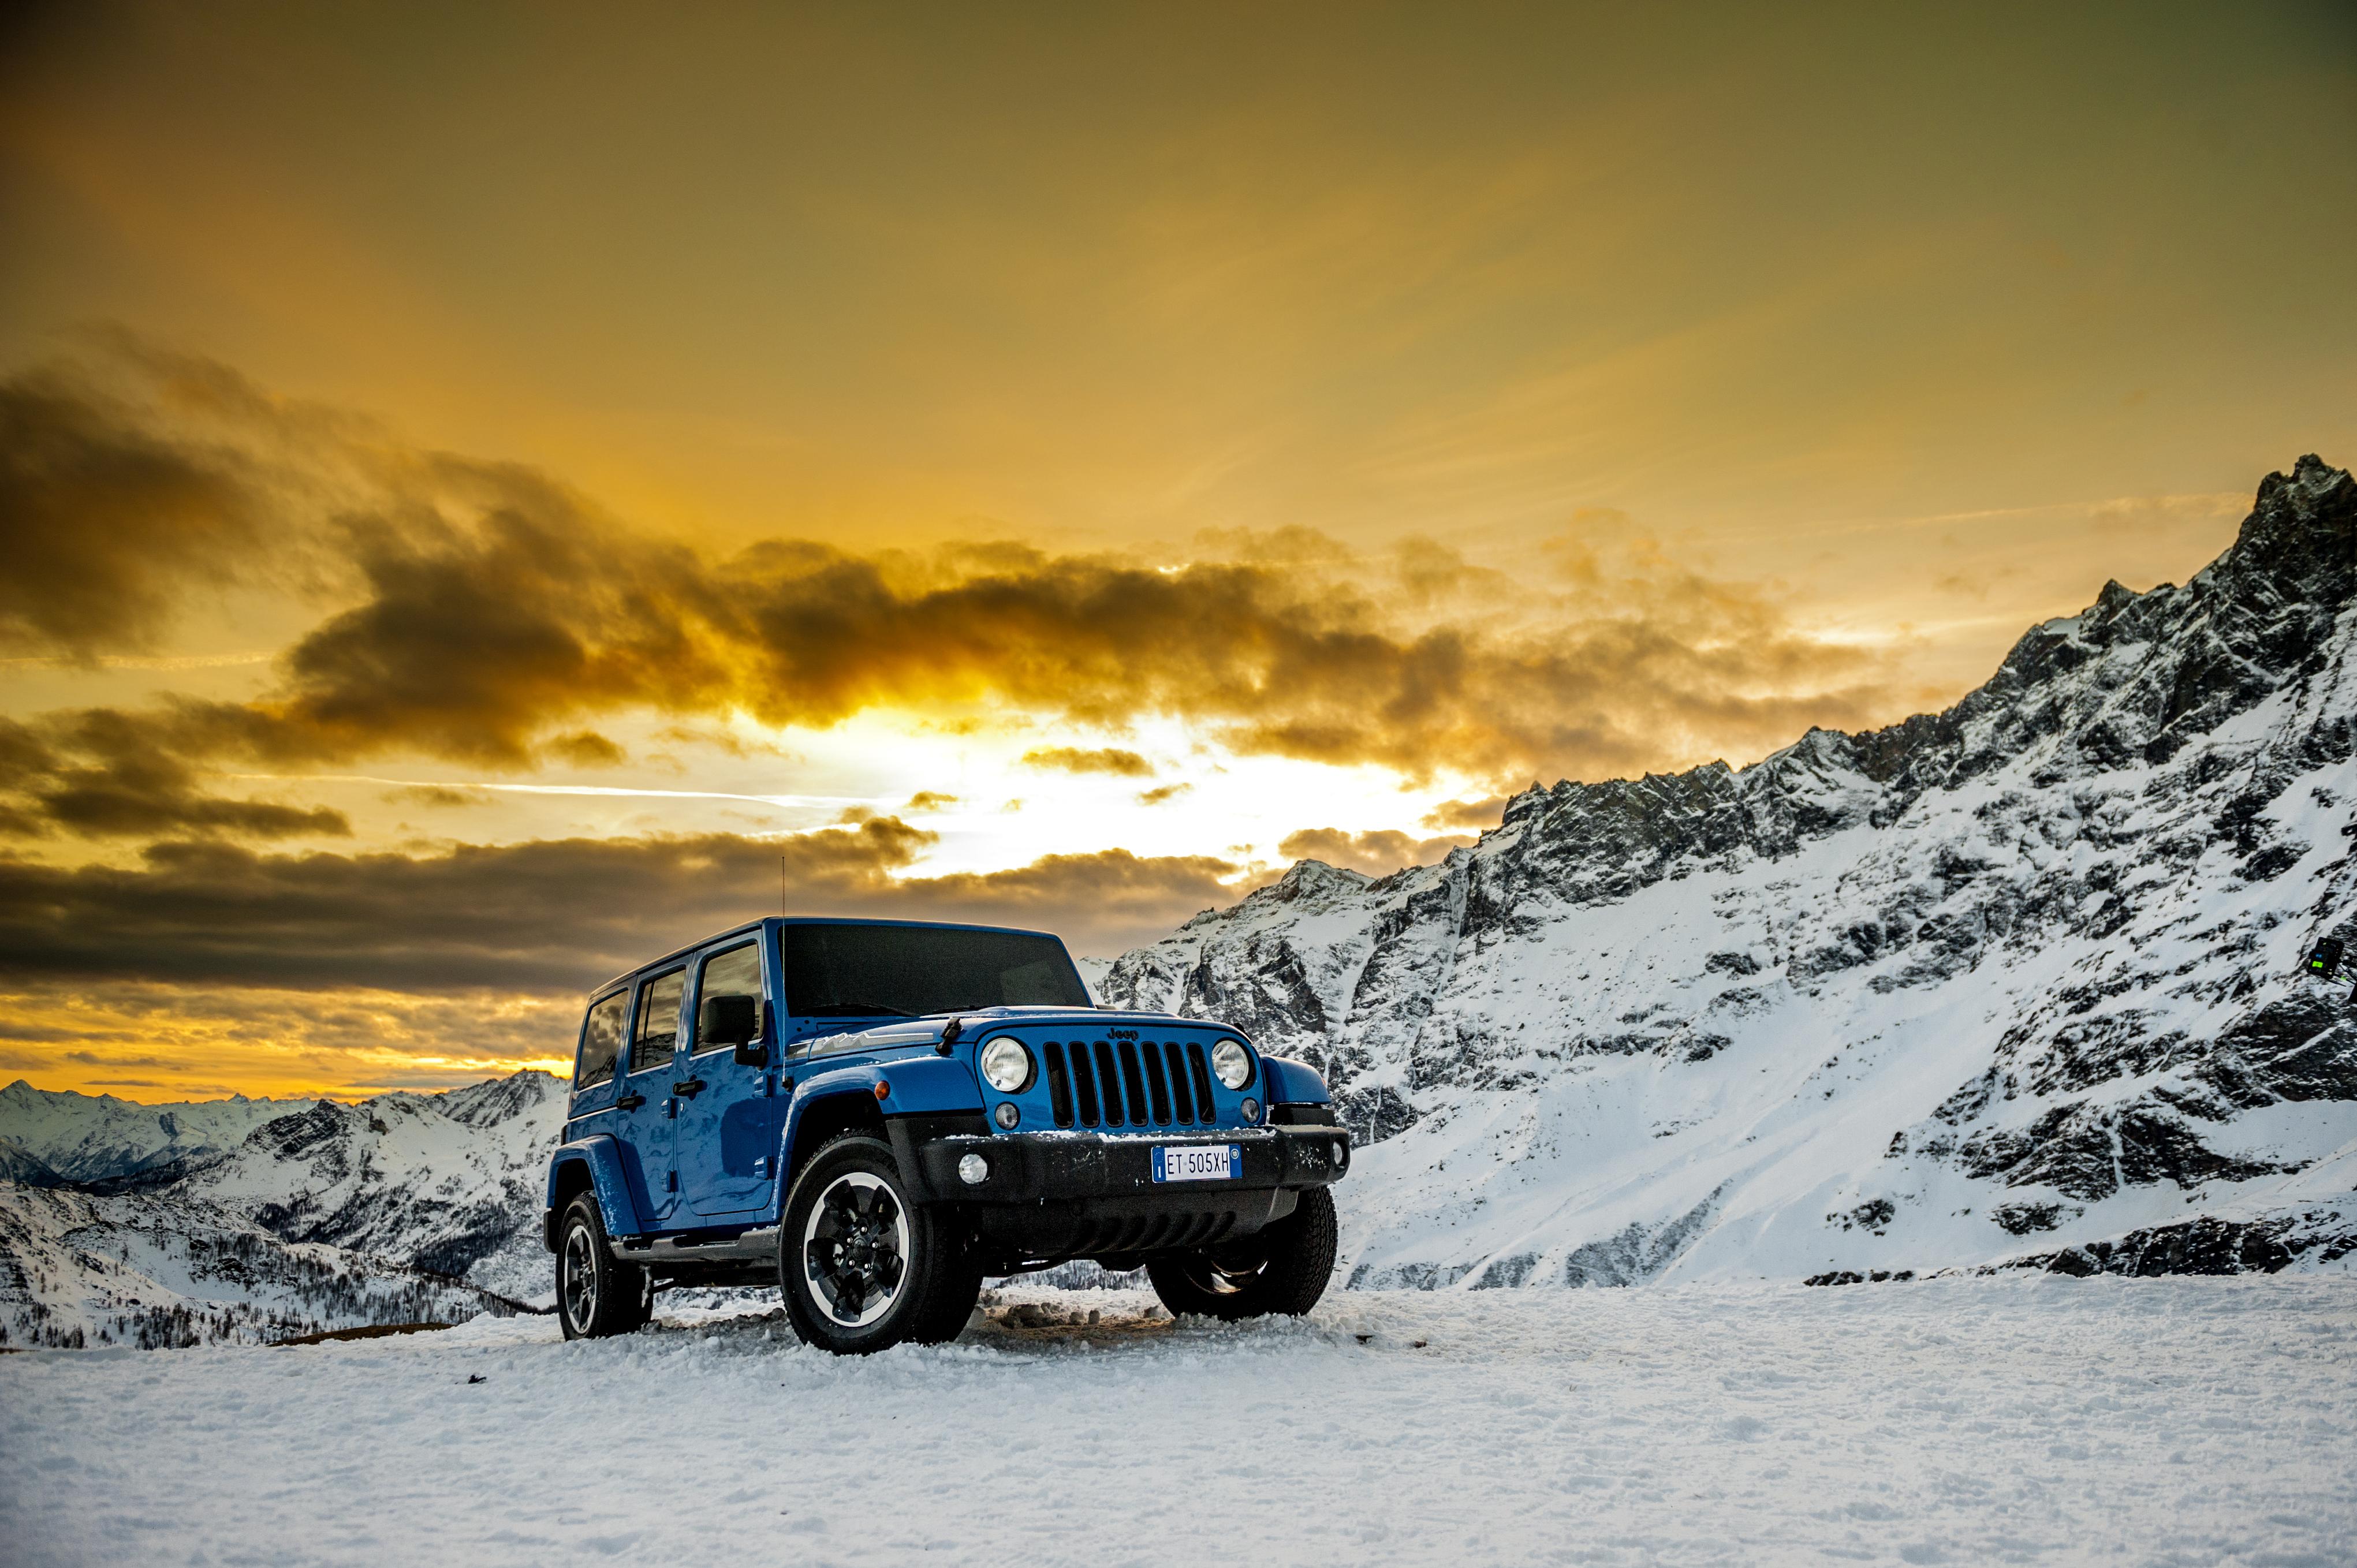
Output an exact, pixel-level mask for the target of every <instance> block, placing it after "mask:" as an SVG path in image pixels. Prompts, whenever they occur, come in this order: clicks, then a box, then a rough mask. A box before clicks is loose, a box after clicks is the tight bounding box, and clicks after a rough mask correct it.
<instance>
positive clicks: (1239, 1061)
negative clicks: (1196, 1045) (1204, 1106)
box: [1211, 1040, 1253, 1089]
mask: <svg viewBox="0 0 2357 1568" xmlns="http://www.w3.org/2000/svg"><path fill="white" fill-rule="evenodd" d="M1211 1076H1212V1077H1213V1078H1216V1079H1219V1080H1220V1081H1221V1082H1222V1083H1223V1084H1225V1085H1227V1087H1228V1088H1230V1089H1242V1088H1243V1086H1244V1085H1245V1084H1248V1083H1250V1082H1251V1081H1252V1079H1253V1063H1252V1053H1251V1052H1250V1051H1248V1050H1246V1049H1244V1043H1243V1041H1242V1040H1222V1041H1221V1042H1220V1043H1219V1044H1218V1045H1216V1046H1213V1047H1211Z"/></svg>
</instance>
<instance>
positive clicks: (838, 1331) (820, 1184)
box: [778, 1133, 982, 1356]
mask: <svg viewBox="0 0 2357 1568" xmlns="http://www.w3.org/2000/svg"><path fill="white" fill-rule="evenodd" d="M778 1288H779V1294H781V1295H783V1296H784V1297H785V1303H786V1317H787V1320H788V1321H789V1322H791V1324H792V1325H793V1326H794V1332H795V1333H796V1334H799V1335H800V1336H802V1340H803V1342H804V1343H805V1344H810V1345H815V1346H817V1347H818V1348H820V1349H822V1350H831V1351H833V1352H834V1354H836V1355H838V1356H866V1355H872V1354H874V1353H875V1352H876V1351H878V1350H882V1349H886V1348H889V1347H891V1346H894V1345H898V1344H899V1343H900V1342H901V1341H902V1340H904V1339H907V1340H913V1341H915V1342H916V1343H918V1344H920V1345H931V1344H938V1343H940V1342H941V1341H942V1340H945V1339H954V1338H955V1337H957V1335H958V1331H959V1330H961V1329H963V1327H964V1326H965V1321H966V1318H967V1317H968V1316H970V1315H971V1314H972V1313H973V1311H974V1301H975V1299H976V1298H977V1297H979V1296H980V1295H981V1294H982V1264H981V1260H980V1259H979V1258H978V1257H977V1256H976V1255H975V1252H974V1246H973V1243H972V1241H971V1240H970V1239H969V1238H968V1237H967V1236H966V1235H965V1234H964V1233H963V1230H962V1229H961V1228H960V1227H959V1226H958V1225H957V1224H956V1222H955V1221H954V1220H953V1219H951V1218H950V1217H948V1216H947V1215H946V1214H945V1213H943V1211H942V1210H941V1209H939V1208H933V1207H931V1206H927V1205H921V1204H918V1203H915V1202H912V1201H910V1199H909V1193H908V1189H907V1187H905V1186H904V1185H903V1184H902V1182H901V1179H900V1165H899V1161H898V1160H896V1159H894V1158H893V1157H892V1146H891V1145H890V1144H887V1143H885V1142H884V1141H883V1140H882V1139H880V1138H876V1137H871V1136H869V1135H868V1134H866V1133H842V1134H841V1135H839V1136H837V1137H834V1138H832V1139H830V1140H828V1141H827V1143H826V1144H823V1145H822V1146H821V1147H820V1149H819V1151H818V1153H817V1154H815V1155H812V1156H811V1162H810V1164H809V1165H805V1166H803V1167H802V1175H800V1176H797V1177H795V1178H794V1187H793V1192H792V1193H791V1196H789V1197H787V1199H786V1212H785V1219H784V1223H782V1224H781V1225H780V1227H779V1228H778Z"/></svg>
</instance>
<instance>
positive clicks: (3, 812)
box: [0, 708, 351, 838]
mask: <svg viewBox="0 0 2357 1568" xmlns="http://www.w3.org/2000/svg"><path fill="white" fill-rule="evenodd" d="M154 727H155V726H154V725H153V722H152V720H151V719H150V718H149V717H148V716H146V715H140V716H133V715H131V714H123V713H118V712H116V711H114V710H113V709H107V708H93V709H87V710H84V711H82V712H81V713H79V714H69V715H65V716H63V717H60V718H55V719H51V720H48V721H42V722H40V723H39V724H38V725H23V724H18V723H16V722H14V721H11V720H6V719H0V832H11V833H13V834H15V835H16V836H19V837H38V836H42V835H44V834H47V833H49V832H55V831H58V830H63V831H65V832H70V833H73V834H77V835H79V836H81V837H84V838H108V837H152V836H156V835H169V834H182V833H190V832H198V833H227V834H232V835H237V836H242V837H249V838H294V837H298V836H302V835H307V834H328V835H333V836H337V837H342V836H348V835H349V834H350V832H351V824H350V822H348V821H347V820H346V819H345V817H344V815H343V813H342V812H340V811H331V810H329V809H328V808H326V807H316V808H314V807H298V806H286V805H280V804H277V803H275V802H273V801H268V800H233V799H229V798H226V797H223V796H221V795H216V794H213V793H211V792H210V791H209V790H208V789H206V788H204V787H203V786H202V785H201V783H200V781H199V775H198V772H197V770H196V769H195V768H192V767H191V766H190V765H189V764H188V763H187V762H185V761H183V760H181V758H180V757H178V756H176V755H175V753H174V751H173V749H172V748H170V747H168V746H158V745H157V744H156V736H155V733H154Z"/></svg>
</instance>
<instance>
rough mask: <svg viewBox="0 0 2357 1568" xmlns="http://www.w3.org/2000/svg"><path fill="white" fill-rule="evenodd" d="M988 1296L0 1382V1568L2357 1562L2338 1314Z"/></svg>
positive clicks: (2324, 1298)
mask: <svg viewBox="0 0 2357 1568" xmlns="http://www.w3.org/2000/svg"><path fill="white" fill-rule="evenodd" d="M999 1301H1000V1305H997V1306H996V1307H994V1308H993V1312H994V1314H995V1316H994V1317H993V1318H992V1319H990V1320H988V1321H985V1322H983V1323H979V1324H977V1325H975V1326H970V1327H969V1328H968V1330H967V1331H966V1334H965V1336H964V1337H963V1338H962V1339H961V1340H960V1341H959V1342H958V1343H956V1344H954V1345H951V1346H947V1347H942V1348H931V1349H925V1348H900V1349H897V1350H894V1351H890V1352H888V1353H886V1354H885V1355H882V1356H879V1357H876V1358H872V1359H866V1360H838V1359H834V1358H831V1357H827V1356H824V1355H822V1354H819V1353H817V1352H814V1351H812V1350H809V1349H807V1348H803V1347H802V1346H800V1345H799V1344H797V1343H795V1342H794V1341H793V1339H792V1338H791V1334H790V1332H789V1331H788V1330H787V1329H786V1328H785V1327H784V1326H783V1324H782V1323H781V1322H780V1320H779V1319H778V1318H777V1317H776V1316H774V1315H763V1314H760V1313H759V1312H742V1311H740V1312H739V1313H737V1315H736V1316H721V1315H714V1314H706V1313H696V1312H685V1313H682V1312H676V1311H672V1312H667V1313H666V1315H665V1316H664V1318H663V1319H662V1320H661V1321H659V1322H658V1324H657V1325H656V1326H654V1327H652V1328H651V1329H650V1330H648V1331H647V1332H645V1333H642V1334H640V1335H638V1336H634V1337H630V1338H628V1339H623V1340H614V1341H605V1342H597V1343H581V1344H571V1345H567V1344H565V1343H563V1342H561V1341H560V1339H559V1338H558V1336H557V1331H556V1326H555V1325H554V1323H553V1322H552V1321H550V1320H549V1319H546V1318H505V1319H495V1318H488V1317H487V1318H480V1319H478V1320H476V1321H475V1322H473V1323H470V1324H468V1325H466V1326H462V1327H459V1328H457V1329H453V1330H448V1331H445V1332H441V1333H429V1334H419V1335H415V1336H411V1337H399V1338H381V1339H371V1340H368V1341H363V1342H348V1343H335V1344H326V1345H318V1346H310V1347H301V1348H277V1349H262V1348H236V1347H221V1348H203V1349H195V1350H184V1351H168V1352H153V1353H145V1354H142V1353H134V1352H110V1351H99V1352H82V1353H80V1354H63V1353H47V1352H37V1353H33V1354H27V1355H19V1356H9V1357H0V1453H5V1455H7V1463H6V1465H5V1468H0V1477H5V1478H0V1540H5V1541H7V1542H8V1543H9V1546H8V1552H7V1555H8V1557H9V1559H10V1560H11V1561H12V1562H14V1563H21V1564H25V1565H26V1568H34V1565H39V1564H64V1563H119V1562H126V1561H140V1562H163V1561H173V1562H190V1563H195V1562H206V1563H221V1562H233V1563H410V1562H443V1563H447V1562H464V1563H470V1564H500V1563H550V1562H558V1561H566V1562H572V1561H585V1560H586V1561H595V1560H597V1559H600V1558H608V1557H612V1558H624V1557H627V1558H629V1559H632V1560H637V1561H655V1562H662V1561H688V1562H705V1563H734V1562H759V1563H775V1562H791V1563H813V1564H820V1563H845V1564H856V1563H904V1562H907V1561H909V1560H910V1559H911V1558H912V1557H914V1556H916V1555H918V1554H920V1553H925V1552H931V1553H934V1554H938V1555H939V1556H940V1557H941V1558H942V1560H944V1561H950V1562H960V1563H1015V1562H1022V1563H1039V1564H1059V1563H1073V1564H1083V1563H1084V1564H1088V1565H1090V1568H1101V1565H1107V1564H1120V1563H1150V1564H1157V1565H1166V1564H1176V1563H1228V1562H1250V1561H1260V1562H1274V1563H1299V1562H1312V1561H1316V1562H1340V1563H1455V1562H1463V1561H1512V1562H1518V1563H1520V1562H1535V1563H1557V1562H1560V1563H1821V1562H1824V1561H1827V1560H1838V1561H1857V1562H1868V1563H2091V1562H2122V1563H2278V1564H2280V1563H2315V1564H2324V1563H2346V1562H2349V1561H2351V1560H2352V1558H2357V1502H2352V1498H2351V1494H2350V1489H2349V1486H2348V1480H2349V1477H2350V1476H2351V1475H2352V1473H2357V1286H2352V1285H2351V1284H2350V1283H2348V1282H2347V1281H2345V1280H2335V1279H2317V1278H2298V1277H2287V1276H2246V1277H2239V1278H2231V1279H2169V1280H2119V1279H2112V1278H2101V1279H2093V1280H2065V1279H2058V1278H2054V1277H2051V1276H2004V1277H1996V1278H1972V1279H1950V1280H1940V1281H1931V1282H1917V1283H1908V1284H1886V1285H1866V1286H1856V1287H1850V1288H1839V1289H1814V1290H1812V1289H1806V1288H1803V1287H1800V1286H1794V1285H1784V1284H1778V1285H1760V1284H1751V1285H1742V1286H1733V1285H1723V1284H1691V1285H1667V1284H1665V1285H1657V1286H1655V1287H1653V1288H1651V1289H1646V1290H1633V1291H1585V1292H1580V1293H1577V1294H1569V1293H1564V1292H1526V1291H1485V1292H1464V1291H1449V1292H1353V1293H1350V1294H1340V1293H1337V1294H1333V1295H1329V1298H1328V1300H1327V1302H1326V1303H1325V1304H1324V1305H1322V1306H1321V1307H1320V1308H1319V1309H1318V1312H1317V1313H1315V1314H1314V1315H1313V1316H1311V1317H1310V1318H1308V1319H1307V1320H1304V1321H1299V1322H1295V1321H1284V1320H1279V1321H1271V1322H1263V1323H1258V1324H1252V1325H1245V1326H1237V1327H1221V1326H1211V1325H1208V1324H1204V1323H1201V1322H1195V1321H1190V1322H1188V1323H1185V1324H1181V1325H1172V1324H1170V1323H1169V1322H1168V1319H1167V1318H1164V1317H1163V1316H1161V1315H1160V1314H1159V1311H1158V1309H1157V1308H1154V1307H1153V1306H1152V1305H1151V1298H1150V1297H1147V1296H1145V1295H1143V1294H1137V1293H1134V1292H1107V1291H1097V1292H1076V1293H1069V1294H1066V1293H1054V1292H1047V1291H1041V1290H1031V1291H1028V1292H1025V1291H1009V1292H1004V1293H1000V1297H999ZM1008 1303H1013V1304H1015V1307H1014V1313H1013V1316H1012V1317H1010V1309H1009V1307H1008V1305H1006V1304H1008ZM1026 1308H1042V1309H1044V1311H1043V1312H1041V1313H1039V1316H1047V1317H1049V1318H1053V1319H1074V1318H1079V1317H1082V1316H1084V1314H1085V1313H1086V1312H1087V1311H1090V1310H1095V1311H1097V1312H1099V1313H1101V1314H1102V1315H1103V1321H1102V1322H1100V1323H1099V1324H1097V1325H1096V1326H1020V1324H1021V1323H1022V1321H1023V1314H1024V1310H1025V1309H1026ZM1419 1342H1421V1343H1419ZM477 1380H479V1381H477Z"/></svg>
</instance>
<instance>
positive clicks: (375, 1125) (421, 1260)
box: [171, 1072, 565, 1303]
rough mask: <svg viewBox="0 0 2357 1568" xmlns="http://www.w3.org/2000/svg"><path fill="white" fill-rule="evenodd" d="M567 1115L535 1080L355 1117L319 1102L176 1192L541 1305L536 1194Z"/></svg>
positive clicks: (361, 1110)
mask: <svg viewBox="0 0 2357 1568" xmlns="http://www.w3.org/2000/svg"><path fill="white" fill-rule="evenodd" d="M564 1121H565V1085H564V1084H563V1083H561V1082H560V1081H558V1080H557V1079H554V1078H551V1077H550V1076H549V1075H548V1074H546V1073H544V1072H520V1073H517V1074H515V1075H514V1076H513V1077H511V1078H504V1079H491V1080H490V1081H489V1082H485V1083H479V1084H475V1085H472V1086H471V1087H468V1088H466V1089H455V1090H449V1091H448V1092H447V1093H443V1094H381V1095H378V1096H377V1097H376V1098H374V1099H372V1100H365V1101H361V1102H360V1103H358V1104H356V1105H339V1104H337V1103H335V1102H333V1101H324V1100H323V1101H319V1102H318V1103H317V1104H316V1105H313V1106H311V1107H310V1108H309V1109H307V1110H306V1111H303V1112H298V1113H296V1114H291V1115H285V1116H280V1117H278V1118H276V1119H275V1120H274V1121H270V1122H264V1124H263V1125H262V1126H260V1127H257V1128H256V1129H254V1131H253V1133H251V1134H250V1135H249V1136H248V1137H247V1138H246V1139H245V1141H244V1142H243V1143H242V1144H239V1145H238V1147H237V1148H236V1150H235V1151H233V1152H232V1153H231V1155H229V1156H228V1157H227V1158H226V1159H224V1160H221V1162H219V1163H218V1164H214V1165H209V1166H207V1167H206V1168H204V1169H203V1170H200V1171H198V1172H196V1173H195V1174H193V1175H191V1176H188V1178H187V1179H186V1180H185V1181H183V1182H181V1183H179V1184H178V1185H177V1186H175V1187H173V1188H172V1189H171V1190H173V1191H174V1192H176V1193H178V1194H183V1195H185V1196H188V1197H196V1198H201V1199H203V1200H206V1201H209V1202H211V1203H214V1204H216V1205H218V1206H220V1207H221V1208H222V1209H224V1210H225V1211H227V1212H228V1213H230V1214H232V1215H235V1216H238V1217H239V1218H241V1219H247V1220H250V1221H252V1222H253V1223H254V1224H256V1225H259V1226H261V1227H262V1228H263V1229H264V1230H268V1231H270V1232H271V1233H272V1234H274V1235H277V1236H281V1237H284V1238H285V1239H286V1240H291V1241H315V1242H328V1243H330V1244H332V1245H335V1246H338V1247H342V1248H344V1249H346V1250H348V1251H356V1252H361V1253H364V1254H367V1255H369V1256H371V1257H377V1258H382V1259H386V1260H389V1261H392V1262H399V1263H402V1264H404V1265H406V1266H408V1267H411V1268H416V1269H423V1270H427V1271H430V1272H432V1273H441V1274H448V1275H452V1276H455V1277H457V1278H460V1279H463V1280H465V1281H466V1282H467V1283H469V1284H472V1285H475V1286H478V1287H479V1288H481V1289H484V1290H489V1291H496V1292H498V1293H499V1294H501V1295H506V1296H512V1297H515V1298H516V1299H518V1300H521V1301H527V1302H533V1303H545V1302H547V1301H548V1300H550V1299H552V1291H553V1286H552V1284H551V1283H550V1275H549V1262H548V1253H547V1252H546V1251H545V1250H544V1247H543V1245H542V1242H541V1238H540V1204H541V1194H542V1191H543V1187H544V1182H545V1179H546V1176H547V1173H548V1152H549V1151H550V1150H551V1149H553V1148H554V1147H555V1146H556V1143H557V1139H558V1136H559V1129H560V1128H561V1127H562V1126H563V1125H564Z"/></svg>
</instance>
